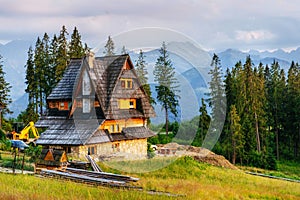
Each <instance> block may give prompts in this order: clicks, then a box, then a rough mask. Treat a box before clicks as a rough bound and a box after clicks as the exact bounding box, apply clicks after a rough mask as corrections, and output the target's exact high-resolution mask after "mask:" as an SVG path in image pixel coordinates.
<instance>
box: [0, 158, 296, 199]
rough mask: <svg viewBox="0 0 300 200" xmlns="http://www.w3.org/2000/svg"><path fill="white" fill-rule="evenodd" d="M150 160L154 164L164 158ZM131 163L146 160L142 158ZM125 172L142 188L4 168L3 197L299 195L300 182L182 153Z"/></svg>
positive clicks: (0, 182) (0, 179)
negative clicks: (139, 170)
mask: <svg viewBox="0 0 300 200" xmlns="http://www.w3.org/2000/svg"><path fill="white" fill-rule="evenodd" d="M151 162H152V164H153V165H154V163H155V162H162V160H152V161H151ZM115 164H116V163H115ZM132 164H133V165H139V164H141V165H145V163H142V162H141V161H140V163H139V162H133V163H132ZM122 165H124V163H122ZM157 165H159V164H155V166H157ZM101 167H102V168H103V169H104V170H105V171H108V172H118V170H116V169H111V168H109V167H108V166H107V165H104V164H102V165H101ZM127 174H129V175H131V176H134V177H138V178H140V181H139V182H137V183H136V184H135V185H137V186H142V187H143V188H144V191H136V190H123V189H116V188H107V187H93V186H88V185H84V184H79V183H73V182H69V181H62V180H52V179H46V178H39V177H35V176H32V175H12V174H0V199H8V200H9V199H18V200H19V199H64V200H66V199H72V200H73V199H300V184H299V183H293V182H287V181H281V180H274V179H268V178H263V177H256V176H252V175H247V174H245V173H244V172H243V171H241V170H230V169H224V168H219V167H214V166H211V165H208V164H204V163H198V162H196V161H194V160H193V159H192V158H190V157H182V158H179V159H177V160H176V161H174V162H172V163H171V164H169V165H167V166H166V167H164V168H162V169H158V170H156V171H153V172H148V173H138V174H136V173H127ZM149 190H156V191H163V192H169V193H172V194H179V195H183V196H177V197H170V196H167V195H153V194H148V193H147V192H146V191H149Z"/></svg>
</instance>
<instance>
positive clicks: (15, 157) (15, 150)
mask: <svg viewBox="0 0 300 200" xmlns="http://www.w3.org/2000/svg"><path fill="white" fill-rule="evenodd" d="M14 153H15V156H14V161H13V174H15V168H16V160H17V148H14Z"/></svg>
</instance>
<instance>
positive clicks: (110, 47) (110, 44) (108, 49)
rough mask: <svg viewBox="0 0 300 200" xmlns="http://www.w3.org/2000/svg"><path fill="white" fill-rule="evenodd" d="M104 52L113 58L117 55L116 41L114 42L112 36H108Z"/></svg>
mask: <svg viewBox="0 0 300 200" xmlns="http://www.w3.org/2000/svg"><path fill="white" fill-rule="evenodd" d="M104 49H105V50H104V51H103V54H104V55H105V56H113V55H115V44H114V41H113V40H112V38H111V37H110V36H108V39H107V42H106V44H105V46H104Z"/></svg>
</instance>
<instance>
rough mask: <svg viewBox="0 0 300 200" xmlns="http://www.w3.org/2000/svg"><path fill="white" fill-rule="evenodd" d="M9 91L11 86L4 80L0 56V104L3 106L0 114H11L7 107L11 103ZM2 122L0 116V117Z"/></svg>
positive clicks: (0, 57)
mask: <svg viewBox="0 0 300 200" xmlns="http://www.w3.org/2000/svg"><path fill="white" fill-rule="evenodd" d="M10 89H11V86H10V84H9V83H8V82H6V80H5V72H4V71H3V61H2V56H1V55H0V103H1V105H2V106H3V110H2V112H1V114H11V113H12V112H11V111H10V110H9V108H8V105H9V104H10V103H11V102H12V100H11V98H10V94H9V93H10ZM1 120H2V116H1ZM1 124H2V123H1Z"/></svg>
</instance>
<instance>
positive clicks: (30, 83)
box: [25, 46, 37, 104]
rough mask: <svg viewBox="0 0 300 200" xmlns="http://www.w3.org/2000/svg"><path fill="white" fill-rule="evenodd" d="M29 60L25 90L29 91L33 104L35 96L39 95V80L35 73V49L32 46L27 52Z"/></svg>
mask: <svg viewBox="0 0 300 200" xmlns="http://www.w3.org/2000/svg"><path fill="white" fill-rule="evenodd" d="M27 57H28V58H27V61H26V65H25V68H26V76H25V79H26V81H25V83H26V85H27V87H26V89H25V92H26V93H28V101H29V103H31V104H34V103H35V101H34V100H35V96H36V95H37V92H36V89H37V85H36V84H37V82H36V81H35V79H36V75H35V65H34V60H33V50H32V47H31V46H30V47H29V50H28V52H27Z"/></svg>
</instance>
